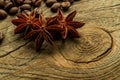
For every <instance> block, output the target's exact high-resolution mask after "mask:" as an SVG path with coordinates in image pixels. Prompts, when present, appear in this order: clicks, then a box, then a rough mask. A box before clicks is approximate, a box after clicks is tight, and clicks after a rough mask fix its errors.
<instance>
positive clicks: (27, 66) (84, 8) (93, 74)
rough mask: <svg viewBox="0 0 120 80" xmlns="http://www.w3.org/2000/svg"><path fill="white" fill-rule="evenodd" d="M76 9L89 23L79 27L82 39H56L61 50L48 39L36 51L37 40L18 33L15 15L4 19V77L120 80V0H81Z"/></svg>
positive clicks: (0, 59) (0, 49)
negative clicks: (48, 42)
mask: <svg viewBox="0 0 120 80" xmlns="http://www.w3.org/2000/svg"><path fill="white" fill-rule="evenodd" d="M41 8H42V9H43V10H44V12H43V13H44V15H45V16H51V15H53V14H52V13H51V12H50V10H49V9H48V8H47V7H45V5H44V4H43V5H42V6H41ZM73 10H77V15H76V17H75V20H78V21H84V22H85V23H86V24H85V26H84V27H82V28H80V29H78V31H79V33H80V34H81V37H80V38H79V39H74V40H66V42H65V43H64V44H62V43H61V41H57V42H55V43H56V44H57V46H59V48H60V49H59V50H55V49H52V47H51V46H49V45H48V44H46V42H45V43H44V44H43V46H42V49H41V52H36V51H35V43H34V41H33V42H29V41H27V40H23V38H22V34H17V35H15V34H14V29H15V26H14V25H13V24H12V23H11V20H12V19H13V18H14V16H8V17H7V19H5V20H3V21H0V31H2V32H3V33H4V34H5V39H4V41H3V42H2V44H0V80H41V79H47V80H120V0H80V1H77V2H75V3H74V4H73V5H72V6H71V8H70V11H73ZM70 11H69V12H70ZM69 12H66V13H65V14H67V13H69ZM54 15H55V14H54Z"/></svg>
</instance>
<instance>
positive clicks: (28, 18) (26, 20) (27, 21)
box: [12, 11, 37, 34]
mask: <svg viewBox="0 0 120 80" xmlns="http://www.w3.org/2000/svg"><path fill="white" fill-rule="evenodd" d="M17 17H18V18H17V19H13V20H12V23H13V24H14V25H16V26H17V28H16V29H15V30H14V33H15V34H17V33H20V32H24V31H25V33H26V32H28V30H29V29H31V28H35V26H36V24H35V22H36V21H37V18H35V12H34V11H32V12H31V13H30V14H29V15H25V14H22V13H20V14H18V15H17Z"/></svg>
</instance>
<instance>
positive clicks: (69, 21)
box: [56, 9, 85, 39]
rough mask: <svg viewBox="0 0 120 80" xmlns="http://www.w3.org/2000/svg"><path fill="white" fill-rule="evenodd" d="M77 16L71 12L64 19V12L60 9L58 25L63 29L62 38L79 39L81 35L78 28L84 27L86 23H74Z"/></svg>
mask: <svg viewBox="0 0 120 80" xmlns="http://www.w3.org/2000/svg"><path fill="white" fill-rule="evenodd" d="M75 15H76V11H73V12H71V13H70V14H68V15H67V17H64V15H63V12H62V11H61V10H60V9H59V10H58V14H57V16H56V17H57V18H58V23H59V24H58V25H59V26H60V27H61V28H62V29H63V31H62V32H61V35H62V38H63V39H66V37H67V35H68V36H69V37H73V38H77V37H79V33H78V32H77V30H76V28H80V27H82V26H83V25H84V24H85V23H83V22H78V21H73V18H74V17H75Z"/></svg>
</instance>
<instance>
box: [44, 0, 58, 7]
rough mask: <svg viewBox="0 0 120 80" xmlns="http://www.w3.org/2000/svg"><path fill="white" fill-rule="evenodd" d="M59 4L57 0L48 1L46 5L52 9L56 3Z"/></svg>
mask: <svg viewBox="0 0 120 80" xmlns="http://www.w3.org/2000/svg"><path fill="white" fill-rule="evenodd" d="M56 2H57V0H47V1H46V5H47V6H48V7H51V6H52V5H53V4H54V3H56Z"/></svg>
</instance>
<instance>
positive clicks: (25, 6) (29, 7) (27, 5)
mask: <svg viewBox="0 0 120 80" xmlns="http://www.w3.org/2000/svg"><path fill="white" fill-rule="evenodd" d="M20 9H21V11H23V10H31V5H30V4H23V5H22V6H20Z"/></svg>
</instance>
